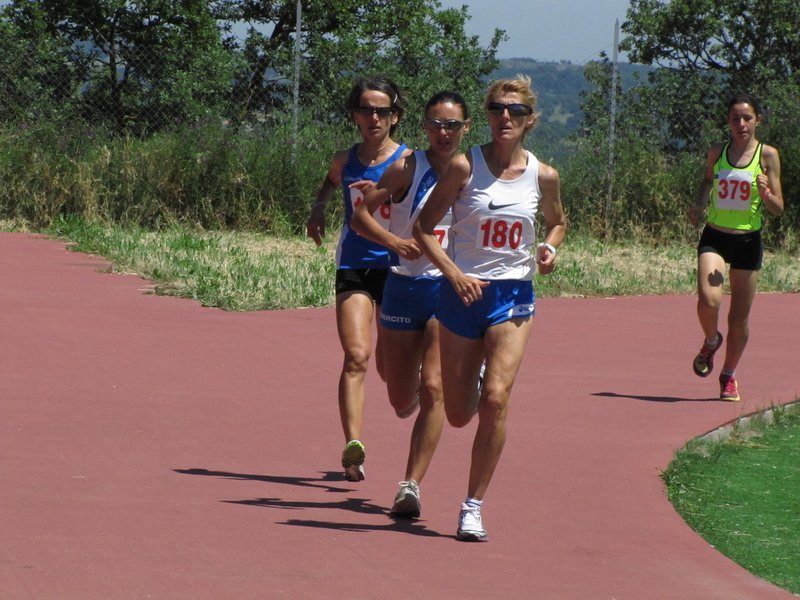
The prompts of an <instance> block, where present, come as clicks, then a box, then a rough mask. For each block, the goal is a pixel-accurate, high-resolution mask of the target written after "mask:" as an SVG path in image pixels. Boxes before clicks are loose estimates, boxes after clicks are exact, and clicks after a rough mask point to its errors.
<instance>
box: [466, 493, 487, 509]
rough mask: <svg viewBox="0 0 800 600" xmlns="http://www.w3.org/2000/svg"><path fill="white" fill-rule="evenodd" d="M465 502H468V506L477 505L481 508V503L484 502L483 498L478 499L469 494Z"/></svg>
mask: <svg viewBox="0 0 800 600" xmlns="http://www.w3.org/2000/svg"><path fill="white" fill-rule="evenodd" d="M464 504H466V505H467V506H477V507H478V508H480V506H481V504H483V500H476V499H475V498H470V497H469V496H467V499H466V500H464Z"/></svg>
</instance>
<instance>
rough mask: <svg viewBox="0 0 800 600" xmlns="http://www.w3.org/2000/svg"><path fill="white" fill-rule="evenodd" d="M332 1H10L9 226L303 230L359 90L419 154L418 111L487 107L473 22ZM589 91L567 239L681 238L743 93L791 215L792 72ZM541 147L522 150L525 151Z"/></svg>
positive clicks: (571, 161) (5, 88) (6, 51)
mask: <svg viewBox="0 0 800 600" xmlns="http://www.w3.org/2000/svg"><path fill="white" fill-rule="evenodd" d="M320 3H322V4H324V2H323V0H314V1H313V2H308V4H309V9H308V11H307V12H306V13H305V14H300V15H298V11H297V3H295V2H286V3H283V4H282V5H281V6H282V7H283V8H282V10H283V12H282V13H279V14H278V13H275V14H272V13H270V14H269V15H267V14H266V13H263V14H261V13H259V14H255V13H254V14H248V13H246V12H244V13H243V12H241V11H242V10H244V8H246V7H248V6H255V5H258V6H261V7H262V8H264V7H266V5H267V4H270V5H271V6H272V5H275V6H277V5H278V4H279V3H245V2H237V1H234V0H225V1H220V2H210V3H195V4H198V6H199V7H201V8H197V9H196V10H190V9H188V8H186V6H189V5H191V3H163V2H159V3H155V2H140V3H129V2H128V3H126V2H118V3H117V5H118V6H117V9H116V12H114V11H112V12H103V11H102V10H100V8H101V5H102V6H106V7H107V6H109V5H110V4H113V3H92V2H89V3H86V4H85V6H86V12H78V13H70V14H66V13H65V14H58V13H57V12H53V11H54V10H55V9H54V8H53V7H54V6H66V5H70V6H74V5H73V4H72V3H56V2H14V3H12V9H9V10H7V12H6V13H5V14H4V15H3V16H2V17H1V18H0V51H2V54H3V57H4V60H3V62H2V64H0V127H2V128H3V129H2V132H0V134H2V135H3V136H4V139H3V140H2V141H3V145H4V149H3V150H2V152H4V153H5V157H6V160H5V162H7V163H9V164H15V165H16V166H17V167H19V168H18V169H17V170H16V171H15V172H13V173H9V172H6V173H4V174H3V178H4V180H3V182H2V184H3V185H2V189H0V206H2V210H3V212H4V216H5V217H6V218H22V219H27V220H30V221H33V222H44V223H46V222H47V221H48V219H51V218H52V217H53V216H54V215H56V214H63V213H67V212H77V213H80V214H93V211H94V213H98V211H99V214H102V215H103V217H102V218H103V219H105V220H109V221H114V220H117V219H135V220H139V221H143V222H145V223H150V222H154V221H158V220H159V219H160V218H162V217H160V216H159V215H160V214H161V213H163V212H167V213H168V214H170V215H171V216H170V218H177V219H191V220H193V221H196V222H198V223H200V224H201V225H202V226H205V227H215V226H256V227H266V228H271V229H278V230H281V231H297V230H300V229H301V228H300V224H301V223H302V222H303V220H304V219H305V217H306V214H307V205H308V202H309V201H310V199H311V198H312V197H313V194H314V190H315V188H316V186H317V185H318V183H319V181H320V180H321V178H322V176H323V175H324V173H325V170H326V168H327V165H328V164H329V161H330V157H331V156H332V155H333V152H334V151H335V150H339V149H342V148H343V147H346V146H347V145H349V144H350V143H352V142H353V141H355V138H356V132H355V131H354V129H353V128H352V126H351V125H350V124H349V123H348V119H347V115H346V114H345V112H344V107H343V104H344V101H343V100H344V98H345V97H346V95H347V93H348V92H349V88H350V86H351V85H352V82H353V79H354V78H355V77H356V76H357V75H359V74H363V73H367V72H373V73H383V74H387V75H389V76H390V77H392V78H393V79H394V80H395V81H396V82H397V83H398V84H399V85H400V86H401V87H402V88H403V89H405V90H406V91H407V93H408V109H409V110H408V111H407V113H406V116H405V118H404V121H403V123H401V128H400V130H399V132H398V138H399V139H402V140H403V141H405V142H406V143H408V144H409V145H412V146H413V145H421V144H422V143H424V139H423V137H422V133H421V131H422V128H421V127H420V121H421V118H422V116H423V115H422V108H423V106H424V103H425V101H426V99H427V98H428V97H430V96H431V95H432V94H433V93H435V92H437V91H439V90H441V89H454V90H457V91H459V92H461V93H462V94H463V95H464V96H465V97H466V98H467V100H468V104H469V105H470V106H471V107H474V108H477V107H478V106H480V104H481V101H482V93H483V91H484V89H485V87H486V78H487V76H488V75H489V73H491V72H492V71H493V70H494V68H495V67H496V66H497V61H495V60H494V48H495V47H496V43H497V41H499V38H498V39H497V40H495V43H494V46H490V47H489V48H482V47H480V46H479V45H478V42H477V40H475V39H471V38H469V37H468V36H466V35H465V33H464V31H463V24H464V20H465V13H463V12H458V11H455V12H454V11H437V10H436V9H435V7H433V6H432V5H431V2H430V1H429V0H410V1H409V2H408V6H407V7H406V8H407V11H408V15H409V16H408V19H410V22H409V23H405V26H403V25H404V24H403V23H394V24H392V25H391V27H388V26H386V25H385V23H383V24H382V25H380V27H384V29H380V27H379V25H377V24H376V23H377V22H378V20H379V19H384V20H385V14H384V13H381V11H382V10H383V11H385V10H387V7H388V5H389V4H390V2H389V0H375V1H374V2H371V3H364V2H360V3H359V2H356V0H352V3H353V7H356V6H361V7H362V8H359V9H358V10H360V11H361V12H357V11H356V8H352V10H353V11H354V13H353V14H352V15H345V14H343V13H341V12H340V13H336V14H335V15H334V16H336V17H337V18H338V19H339V21H337V22H336V24H338V26H339V27H340V29H339V30H337V31H338V32H339V33H338V34H337V35H335V36H334V35H332V34H331V32H330V29H329V27H330V26H332V25H331V23H329V22H328V21H325V19H323V18H322V16H321V15H324V16H325V18H328V19H329V17H330V15H329V14H328V13H330V10H332V9H330V7H329V6H327V5H325V7H327V8H326V10H327V11H328V12H324V11H322V8H325V7H322V4H320ZM387 3H388V4H387ZM317 4H320V6H317ZM350 4H351V1H350V0H348V1H347V2H342V3H339V4H337V7H338V8H337V10H339V11H347V10H349V9H350V8H349V7H350ZM340 5H341V6H340ZM384 5H386V6H384ZM364 6H367V7H368V8H367V9H364V8H363V7H364ZM37 7H38V8H39V9H41V10H40V12H36V10H35V8H37ZM48 7H50V8H53V10H51V11H50V12H48V11H47V10H45V9H48ZM89 8H92V9H93V10H89ZM23 9H24V10H23ZM328 9H330V10H328ZM264 10H266V9H264ZM155 11H161V12H155ZM214 11H217V12H216V13H215V12H214ZM226 11H227V12H226ZM236 11H239V12H236ZM414 11H417V12H416V13H415V12H414ZM426 11H427V12H426ZM356 13H357V14H356ZM224 15H228V16H229V17H231V16H238V17H240V18H245V17H246V18H247V19H249V21H242V20H240V21H238V22H237V21H233V20H231V21H223V20H220V19H219V18H218V17H220V16H224ZM415 15H416V16H415ZM298 16H300V18H301V22H300V31H301V35H300V36H299V37H298V36H296V28H297V26H298ZM348 18H349V19H350V20H349V21H348V20H347V19H348ZM415 18H416V19H418V21H414V19H415ZM245 22H249V23H250V24H251V25H253V24H254V23H255V24H257V23H259V22H261V23H262V25H263V24H264V23H267V22H269V23H271V25H270V26H271V27H272V29H271V30H270V31H269V32H268V33H267V32H266V31H267V30H266V29H264V27H261V28H258V27H256V26H252V27H248V26H246V25H244V24H243V23H245ZM342 23H344V25H342ZM342 27H344V28H342ZM379 30H380V31H383V34H381V35H379ZM298 42H302V43H298ZM585 77H586V78H587V80H588V81H589V82H590V83H591V84H592V86H593V91H591V92H589V93H588V94H586V96H585V98H584V99H583V105H582V109H583V113H584V121H583V124H582V129H581V131H580V133H579V134H578V135H576V136H572V137H570V138H568V139H565V140H557V141H555V142H553V141H552V140H550V141H549V142H548V143H556V144H558V145H559V146H560V149H559V152H557V153H554V154H555V155H557V156H558V157H559V158H558V160H559V161H560V162H559V164H556V165H555V166H556V167H558V168H559V170H561V173H562V185H563V190H564V197H565V205H566V207H567V210H568V213H569V218H570V220H571V222H572V224H573V226H574V227H577V228H586V229H588V230H590V231H593V232H604V233H608V232H611V231H613V232H617V233H620V232H625V231H626V228H629V227H639V228H644V229H647V230H648V231H650V232H654V233H658V234H663V233H664V232H666V231H668V230H669V231H674V230H677V231H678V234H679V235H684V234H685V235H688V234H689V233H690V232H687V231H686V230H685V226H678V225H675V224H676V223H677V222H678V221H679V220H680V219H681V218H682V211H683V208H684V207H685V206H686V204H687V202H688V201H691V200H692V199H693V197H694V195H695V193H696V188H697V185H698V182H699V177H700V174H701V173H702V169H703V166H704V155H705V151H706V150H707V148H708V147H709V145H710V144H711V143H713V142H716V141H721V140H724V139H727V137H728V130H727V127H726V125H725V110H724V107H725V104H726V102H727V100H728V98H729V97H730V96H731V94H732V92H733V91H738V90H742V89H744V90H747V91H749V92H751V93H753V94H754V95H756V96H758V97H760V98H761V99H762V101H763V106H764V109H765V112H764V116H765V124H764V127H763V128H762V135H761V137H762V138H763V140H764V141H765V142H767V143H771V144H773V145H775V146H776V147H778V148H779V149H780V150H781V153H782V156H783V157H784V164H785V168H784V177H783V179H784V181H785V184H784V187H785V188H786V192H787V193H786V194H785V195H786V196H787V199H788V200H789V201H790V202H792V200H793V199H794V198H797V193H798V183H797V182H798V179H800V177H799V176H798V170H797V169H798V166H797V165H800V151H799V150H798V140H800V135H798V134H800V125H798V117H797V116H796V113H797V107H798V106H799V105H800V91H799V90H800V82H799V81H798V77H797V76H796V75H795V76H787V77H784V78H776V77H775V74H774V73H760V72H758V71H753V72H747V73H734V74H730V73H728V74H720V73H715V72H710V71H700V70H671V69H657V70H653V71H652V72H651V73H650V77H649V79H648V80H647V81H644V80H643V81H641V82H640V84H639V85H637V86H634V87H632V88H627V89H625V90H622V89H621V88H618V89H617V94H616V99H615V100H616V101H615V104H616V107H615V109H614V110H613V111H612V101H611V100H612V93H611V92H612V65H611V63H610V62H609V61H598V62H595V63H590V64H588V65H587V66H586V68H585ZM535 86H536V82H535V81H534V87H535ZM612 115H613V129H614V134H613V142H612V138H610V137H609V133H610V131H611V128H612ZM470 116H471V117H472V118H473V121H475V123H474V125H473V129H472V134H471V136H472V137H470V138H468V139H467V140H466V142H467V143H481V142H483V141H484V140H485V130H484V129H483V128H482V125H483V123H482V122H481V118H482V114H481V111H478V110H473V114H471V115H470ZM32 129H35V130H37V131H38V133H37V134H36V136H34V135H32V134H30V130H32ZM540 142H541V139H540V138H537V136H536V133H534V134H533V135H532V136H529V140H528V144H529V145H530V147H532V148H534V149H535V148H536V144H537V143H540ZM612 143H613V161H611V162H609V154H610V150H611V147H612ZM104 153H105V154H104ZM30 156H36V157H39V158H38V159H37V160H39V161H40V162H41V165H39V166H37V163H36V161H33V162H32V161H31V160H29V158H30ZM34 167H35V168H34ZM612 176H613V186H610V185H609V183H610V179H611V178H612ZM332 218H333V219H336V218H338V215H337V214H335V213H334V214H333V215H332ZM796 221H797V218H796V215H794V216H792V217H791V218H789V219H784V220H783V222H782V223H784V224H783V225H777V224H776V225H774V227H783V228H784V229H785V228H786V227H789V228H792V227H796Z"/></svg>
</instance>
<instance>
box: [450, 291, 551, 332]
mask: <svg viewBox="0 0 800 600" xmlns="http://www.w3.org/2000/svg"><path fill="white" fill-rule="evenodd" d="M535 312H536V296H535V294H534V292H533V282H532V281H529V280H526V281H518V280H516V279H497V280H492V281H490V282H489V285H488V286H487V287H485V288H483V298H481V299H480V300H478V301H477V302H473V303H472V304H471V305H469V306H465V305H464V302H463V301H462V300H461V298H460V297H459V296H458V294H456V291H455V289H453V286H452V285H451V284H450V282H449V281H448V282H447V283H445V284H444V285H442V291H441V294H440V295H439V308H438V309H437V315H438V317H439V322H440V323H441V324H442V325H444V326H445V327H447V329H449V330H450V331H452V332H453V333H455V334H457V335H460V336H461V337H465V338H470V339H480V338H482V337H483V336H484V334H485V333H486V330H487V329H488V328H489V327H491V326H492V325H497V324H498V323H502V322H504V321H508V320H510V319H514V318H517V317H532V316H533V315H534V313H535Z"/></svg>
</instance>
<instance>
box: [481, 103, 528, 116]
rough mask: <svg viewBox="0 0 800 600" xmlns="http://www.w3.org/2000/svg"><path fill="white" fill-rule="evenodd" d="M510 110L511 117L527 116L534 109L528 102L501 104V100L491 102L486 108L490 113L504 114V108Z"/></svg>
mask: <svg viewBox="0 0 800 600" xmlns="http://www.w3.org/2000/svg"><path fill="white" fill-rule="evenodd" d="M506 109H507V110H508V116H510V117H527V116H528V115H532V114H533V109H532V108H531V107H530V106H528V105H527V104H501V103H499V102H490V103H489V106H487V107H486V110H487V111H489V114H490V115H496V116H499V115H502V114H503V111H504V110H506Z"/></svg>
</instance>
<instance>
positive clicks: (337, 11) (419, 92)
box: [216, 0, 504, 121]
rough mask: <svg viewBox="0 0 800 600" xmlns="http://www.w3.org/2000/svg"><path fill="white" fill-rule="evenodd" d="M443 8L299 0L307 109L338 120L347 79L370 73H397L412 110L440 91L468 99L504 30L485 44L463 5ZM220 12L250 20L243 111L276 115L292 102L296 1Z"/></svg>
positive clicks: (419, 3) (265, 0)
mask: <svg viewBox="0 0 800 600" xmlns="http://www.w3.org/2000/svg"><path fill="white" fill-rule="evenodd" d="M440 7H441V5H440V4H439V2H437V1H436V0H406V1H405V2H403V3H398V2H394V1H393V0H304V1H303V7H302V8H303V12H302V29H301V36H302V48H303V57H302V58H303V61H302V64H303V67H302V72H301V82H300V93H301V96H302V98H303V100H302V102H303V104H304V105H306V106H313V109H314V116H315V118H316V119H317V120H322V121H326V120H337V119H339V120H341V118H342V117H343V108H342V104H343V99H344V97H345V96H346V94H347V92H348V91H349V88H350V86H351V85H352V81H353V78H354V77H356V76H357V75H359V74H362V73H368V72H369V73H381V74H385V75H386V76H388V77H391V78H392V79H394V80H395V81H396V82H397V83H398V85H400V86H401V87H402V88H404V89H405V90H406V91H407V92H408V93H409V95H410V99H411V102H412V105H413V107H415V108H420V107H421V106H422V105H423V103H424V102H425V101H426V100H427V98H428V97H429V96H430V95H432V94H433V93H434V92H436V91H439V90H441V89H447V88H450V89H454V90H457V91H459V92H461V93H462V94H464V96H465V97H467V98H468V99H469V98H470V96H472V97H474V96H475V95H476V93H479V91H480V89H481V87H482V85H483V84H482V83H481V81H480V80H481V78H482V77H484V76H486V75H488V74H489V73H491V72H492V70H494V69H495V68H496V67H497V65H498V62H497V60H496V59H495V51H496V49H497V45H498V44H499V43H500V41H502V40H503V39H504V34H503V32H501V31H499V30H496V31H495V35H494V38H493V40H492V42H491V43H490V44H489V46H488V47H487V48H483V47H482V46H481V45H480V43H479V39H478V37H477V36H467V34H466V32H465V30H464V23H465V22H466V20H467V19H468V18H469V16H468V14H467V11H466V7H463V8H462V9H460V10H456V9H447V10H440ZM217 9H218V10H217V12H216V15H217V17H218V18H219V19H222V20H224V21H226V22H227V23H228V24H229V25H230V24H231V23H235V22H246V23H248V24H249V25H250V30H249V33H248V37H247V40H246V42H245V45H244V54H245V57H246V60H247V66H248V70H247V72H246V73H243V74H242V76H241V77H240V78H239V81H238V84H237V94H238V98H239V99H240V102H241V105H242V106H243V108H244V110H246V111H247V112H250V113H252V112H258V111H263V112H266V113H270V112H273V113H275V114H280V111H281V109H282V108H283V107H285V105H286V104H287V103H288V102H289V101H290V99H291V92H292V90H291V86H290V85H289V82H290V81H291V79H292V77H293V71H294V57H293V53H294V43H295V40H294V35H295V23H296V2H294V1H293V0H277V1H269V0H252V1H248V2H240V1H237V0H225V1H223V2H221V3H219V5H218V6H217ZM264 32H268V33H264ZM228 41H229V43H232V42H233V40H232V39H229V40H228ZM412 112H413V111H412Z"/></svg>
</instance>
